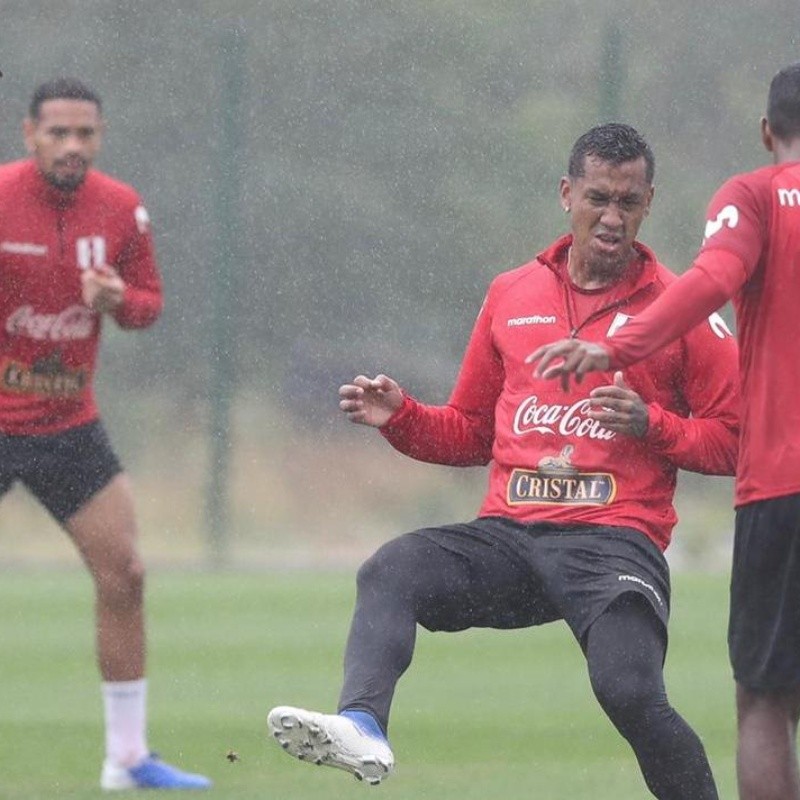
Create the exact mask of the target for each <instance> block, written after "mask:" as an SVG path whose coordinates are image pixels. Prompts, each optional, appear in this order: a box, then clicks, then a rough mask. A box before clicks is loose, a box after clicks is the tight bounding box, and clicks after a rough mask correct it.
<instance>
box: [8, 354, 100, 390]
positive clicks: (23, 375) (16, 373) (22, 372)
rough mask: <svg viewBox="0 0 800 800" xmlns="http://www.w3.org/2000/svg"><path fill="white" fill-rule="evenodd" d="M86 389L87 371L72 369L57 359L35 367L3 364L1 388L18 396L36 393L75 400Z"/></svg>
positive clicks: (37, 363)
mask: <svg viewBox="0 0 800 800" xmlns="http://www.w3.org/2000/svg"><path fill="white" fill-rule="evenodd" d="M85 386H86V371H85V370H83V369H75V370H70V369H67V368H66V367H64V365H63V364H61V363H60V359H58V363H54V361H53V360H52V359H49V360H45V359H42V360H41V361H38V362H36V363H34V364H33V365H32V366H30V365H28V364H20V363H18V362H16V361H7V362H6V363H5V364H4V365H3V372H2V388H3V389H5V390H6V391H9V392H17V393H18V394H34V395H41V396H44V397H73V396H74V395H77V394H80V392H82V391H83V389H84V387H85Z"/></svg>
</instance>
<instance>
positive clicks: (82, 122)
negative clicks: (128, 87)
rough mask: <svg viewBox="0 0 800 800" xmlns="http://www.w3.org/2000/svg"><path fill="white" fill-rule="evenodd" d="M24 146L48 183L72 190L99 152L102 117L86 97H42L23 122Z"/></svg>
mask: <svg viewBox="0 0 800 800" xmlns="http://www.w3.org/2000/svg"><path fill="white" fill-rule="evenodd" d="M23 133H24V136H25V146H26V147H27V149H28V152H29V153H30V154H31V155H32V156H33V158H34V159H35V161H36V163H37V164H38V166H39V169H40V171H41V173H42V175H44V177H45V179H46V180H47V182H48V183H49V184H51V185H52V186H54V187H56V188H57V189H61V190H62V191H67V192H72V191H75V190H76V189H77V188H78V187H79V186H80V185H81V184H82V183H83V179H84V178H85V177H86V171H87V170H88V169H89V167H90V166H91V165H92V162H93V161H94V159H95V157H96V156H97V154H98V153H99V151H100V144H101V141H102V135H103V119H102V116H101V114H100V110H99V109H98V107H97V105H96V104H95V103H93V102H91V101H90V100H71V99H61V98H58V99H53V100H45V101H44V102H43V103H42V105H41V106H40V107H39V116H38V118H37V119H31V118H30V117H28V118H27V119H26V120H25V122H24V125H23Z"/></svg>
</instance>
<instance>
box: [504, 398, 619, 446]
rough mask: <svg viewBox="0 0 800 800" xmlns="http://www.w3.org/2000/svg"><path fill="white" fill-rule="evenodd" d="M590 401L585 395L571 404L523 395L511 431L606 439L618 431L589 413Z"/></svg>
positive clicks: (523, 433)
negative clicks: (602, 423)
mask: <svg viewBox="0 0 800 800" xmlns="http://www.w3.org/2000/svg"><path fill="white" fill-rule="evenodd" d="M591 407H592V406H591V403H590V401H589V399H588V398H583V399H582V400H576V401H575V402H574V403H572V404H571V405H565V404H561V403H549V404H548V403H539V398H538V396H537V395H535V394H534V395H531V396H530V397H527V398H525V400H523V401H522V402H521V403H520V404H519V408H517V411H516V413H515V414H514V433H516V434H517V435H518V436H524V435H525V434H527V433H544V434H556V433H558V434H561V436H576V437H578V438H583V437H588V438H589V439H601V440H603V441H608V440H609V439H613V438H614V437H615V436H616V435H617V434H616V433H615V432H614V431H610V430H608V428H604V427H603V426H602V425H601V424H600V423H599V422H598V421H597V420H594V419H591V417H589V411H590V410H591Z"/></svg>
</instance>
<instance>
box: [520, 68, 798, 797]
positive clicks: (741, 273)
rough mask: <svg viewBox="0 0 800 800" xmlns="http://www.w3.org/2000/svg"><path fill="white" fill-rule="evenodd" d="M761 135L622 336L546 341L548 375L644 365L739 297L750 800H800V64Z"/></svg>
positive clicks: (534, 357)
mask: <svg viewBox="0 0 800 800" xmlns="http://www.w3.org/2000/svg"><path fill="white" fill-rule="evenodd" d="M761 137H762V141H763V143H764V146H765V147H766V149H767V150H768V151H769V152H771V153H772V155H773V160H774V164H773V165H771V166H767V167H762V168H760V169H756V170H754V171H752V172H749V173H746V174H741V175H736V176H734V177H733V178H730V179H729V180H728V181H726V182H725V183H724V184H723V185H722V187H720V189H719V190H718V191H717V192H716V194H715V195H714V197H713V198H712V200H711V202H710V204H709V206H708V215H707V221H706V227H705V238H704V240H703V245H702V247H701V249H700V252H699V254H698V256H697V258H695V260H694V263H693V264H692V267H691V269H689V270H688V271H687V272H686V273H685V274H684V275H683V276H682V277H681V278H680V279H679V280H678V281H676V282H675V283H674V284H673V285H672V286H671V287H670V288H669V290H668V291H667V292H665V293H664V295H663V296H662V297H661V298H659V300H658V301H657V302H656V303H654V304H653V305H652V306H651V307H650V308H649V309H648V310H647V311H646V312H644V313H642V314H641V315H639V316H637V318H636V319H635V320H633V321H632V322H631V323H630V324H629V325H626V326H625V329H624V330H623V331H621V332H620V334H619V336H615V337H614V338H613V339H612V340H610V341H607V342H606V341H603V342H602V343H601V342H597V341H590V340H588V341H583V340H582V339H567V340H564V341H560V342H557V343H554V344H550V345H548V346H544V347H542V348H539V349H538V350H536V351H535V352H534V353H532V354H531V356H530V359H529V360H530V361H531V362H534V361H539V364H538V366H537V368H536V373H537V376H547V377H561V380H562V383H567V382H568V381H569V375H570V374H571V373H575V374H576V377H577V379H578V380H580V379H581V378H582V377H583V376H584V375H587V374H588V373H589V372H591V371H593V370H598V369H599V370H607V369H609V368H615V369H616V368H620V367H622V366H625V365H628V364H633V363H635V362H636V361H638V360H639V359H642V358H646V357H647V356H648V355H649V354H650V353H653V352H655V351H656V350H658V348H660V347H662V346H664V345H667V344H668V343H669V342H671V341H672V340H673V339H674V338H675V337H677V336H681V335H682V333H683V332H684V331H686V330H688V329H689V328H691V327H692V325H694V324H696V323H697V321H698V320H701V319H703V318H704V317H705V316H706V315H707V314H709V313H711V312H713V311H714V310H715V309H717V308H719V307H720V306H721V305H723V304H724V303H725V302H726V301H727V300H733V305H734V309H735V311H736V320H737V325H738V337H739V342H740V344H741V358H740V366H741V375H742V406H743V410H742V429H741V444H740V447H739V462H738V467H737V477H736V531H735V539H734V552H733V570H732V577H731V603H730V621H729V629H728V644H729V649H730V657H731V664H732V666H733V674H734V678H735V679H736V700H737V711H738V728H739V742H738V751H737V772H738V782H739V796H740V797H741V798H743V800H800V770H798V762H797V751H796V738H797V726H798V719H800V404H798V398H800V369H798V366H797V365H798V361H797V352H796V351H797V346H796V341H795V338H796V336H797V331H798V325H797V318H798V310H799V309H800V62H797V63H794V64H792V65H790V66H788V67H785V68H784V69H782V70H780V71H779V72H778V73H777V74H776V75H775V76H774V77H773V79H772V82H771V83H770V88H769V96H768V100H767V115H766V117H764V118H762V120H761Z"/></svg>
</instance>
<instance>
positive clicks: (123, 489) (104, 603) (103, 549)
mask: <svg viewBox="0 0 800 800" xmlns="http://www.w3.org/2000/svg"><path fill="white" fill-rule="evenodd" d="M65 527H66V529H67V531H68V532H69V534H70V536H71V537H72V539H73V541H74V542H75V544H76V546H77V547H78V550H79V551H80V553H81V556H82V558H83V560H84V562H85V563H86V566H87V567H88V568H89V572H90V573H91V575H92V578H93V580H94V584H95V596H96V609H95V613H96V624H97V660H98V664H99V667H100V674H101V675H102V676H103V680H106V681H133V680H139V679H140V678H142V677H143V676H144V665H145V633H144V599H143V597H144V567H143V565H142V562H141V559H140V558H139V555H138V552H137V550H136V539H137V528H136V519H135V515H134V506H133V494H132V491H131V486H130V481H129V479H128V477H127V476H126V475H124V474H122V473H120V474H119V475H117V476H116V477H115V478H113V479H112V480H111V482H110V483H109V484H108V485H107V486H105V487H104V488H103V489H101V490H100V491H99V492H98V493H97V494H96V495H95V496H94V497H92V498H91V499H90V500H89V502H87V503H86V504H85V505H84V506H83V507H82V508H81V509H79V510H78V511H77V512H76V513H75V514H73V515H72V516H71V517H70V518H69V519H68V520H67V522H66V523H65Z"/></svg>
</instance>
